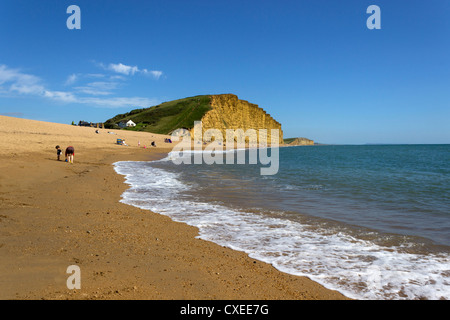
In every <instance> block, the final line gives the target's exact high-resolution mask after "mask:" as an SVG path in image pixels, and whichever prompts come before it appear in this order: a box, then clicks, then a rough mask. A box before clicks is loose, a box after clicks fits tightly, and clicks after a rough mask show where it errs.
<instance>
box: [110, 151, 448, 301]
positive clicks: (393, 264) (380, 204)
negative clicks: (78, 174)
mask: <svg viewBox="0 0 450 320" xmlns="http://www.w3.org/2000/svg"><path fill="white" fill-rule="evenodd" d="M261 150H262V149H259V151H261ZM199 152H201V151H199ZM205 152H206V151H205ZM209 152H211V151H209ZM212 152H213V153H214V156H217V157H224V159H225V157H226V155H227V154H228V156H230V154H229V152H232V153H235V155H236V159H237V157H238V154H239V153H241V155H242V153H244V155H245V156H246V157H248V159H249V156H250V155H249V150H233V151H228V152H225V151H224V152H220V151H217V150H216V151H212ZM266 152H268V153H267V154H268V155H275V154H278V161H279V163H278V171H277V172H276V174H273V175H262V174H261V168H262V167H264V166H265V165H263V164H259V162H258V163H256V164H253V163H250V161H245V163H243V164H241V163H239V164H238V163H235V164H230V163H229V162H228V164H227V163H226V161H223V163H224V164H218V163H213V164H206V163H201V164H194V161H192V162H191V163H192V164H188V163H181V164H179V162H180V161H178V162H177V161H174V159H178V160H179V159H180V157H185V158H186V157H194V156H195V152H191V153H188V152H184V153H180V152H171V153H169V155H168V156H167V157H166V158H164V159H161V160H158V161H152V162H146V161H140V162H133V161H121V162H117V163H115V170H116V172H117V173H119V174H121V175H124V176H125V179H126V183H127V184H129V188H128V189H127V190H126V191H125V192H124V193H123V194H122V199H121V202H123V203H126V204H129V205H132V206H136V207H139V208H142V209H147V210H151V211H153V212H157V213H160V214H163V215H167V216H169V217H170V218H171V219H172V220H175V221H179V222H184V223H186V224H188V225H192V226H195V227H197V228H198V230H199V236H198V237H199V238H201V239H204V240H208V241H212V242H214V243H217V244H219V245H222V246H226V247H229V248H232V249H234V250H239V251H243V252H246V253H247V254H248V255H249V256H250V257H252V258H254V259H258V260H260V261H263V262H266V263H269V264H271V265H273V266H274V267H275V268H277V269H278V270H280V271H282V272H285V273H289V274H293V275H299V276H306V277H308V278H310V279H312V280H314V281H316V282H318V283H320V284H322V285H323V286H325V287H327V288H329V289H333V290H337V291H339V292H341V293H342V294H344V295H346V296H347V297H349V298H354V299H360V300H419V299H427V300H442V299H443V300H448V299H450V165H449V164H450V145H316V146H296V147H280V148H277V149H270V150H266ZM197 156H198V155H197ZM246 159H247V158H246ZM186 162H187V161H186ZM236 162H237V161H236ZM266 163H267V162H266ZM266 167H267V165H266Z"/></svg>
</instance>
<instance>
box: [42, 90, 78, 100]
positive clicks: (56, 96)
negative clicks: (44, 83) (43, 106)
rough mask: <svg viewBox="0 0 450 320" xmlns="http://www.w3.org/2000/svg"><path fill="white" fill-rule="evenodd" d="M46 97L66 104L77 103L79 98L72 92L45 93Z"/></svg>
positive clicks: (46, 91)
mask: <svg viewBox="0 0 450 320" xmlns="http://www.w3.org/2000/svg"><path fill="white" fill-rule="evenodd" d="M44 97H46V98H50V99H52V100H57V101H61V102H65V103H69V102H77V101H78V100H77V98H76V97H75V95H73V93H71V92H65V91H48V90H45V91H44Z"/></svg>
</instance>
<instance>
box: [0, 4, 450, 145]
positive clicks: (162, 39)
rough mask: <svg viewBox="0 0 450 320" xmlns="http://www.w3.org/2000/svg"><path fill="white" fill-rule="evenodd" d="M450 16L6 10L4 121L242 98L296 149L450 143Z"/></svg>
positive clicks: (97, 115)
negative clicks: (308, 142)
mask: <svg viewBox="0 0 450 320" xmlns="http://www.w3.org/2000/svg"><path fill="white" fill-rule="evenodd" d="M73 4H75V5H78V6H79V7H80V9H81V29H80V30H69V29H68V28H67V26H66V20H67V18H68V17H69V16H70V15H69V14H67V13H66V10H67V8H68V7H69V6H70V5H73ZM372 4H374V5H377V6H379V7H380V9H381V29H379V30H376V29H375V30H369V29H368V28H367V26H366V20H367V19H368V18H369V16H370V14H368V13H366V10H367V8H368V7H369V5H372ZM449 16H450V1H447V0H428V1H425V0H422V1H415V0H412V1H400V0H389V1H384V0H371V1H365V0H341V1H331V0H329V1H323V0H315V1H312V0H308V1H306V0H295V1H286V0H282V1H266V0H259V1H253V0H244V1H242V0H240V1H235V0H228V1H216V0H209V1H207V0H201V1H200V0H190V1H186V0H183V1H172V0H164V1H144V0H142V1H138V0H129V1H124V0H116V1H111V0H110V1H107V0H89V1H88V0H70V1H65V0H40V1H31V0H28V1H26V0H2V1H1V2H0V114H2V115H10V116H16V117H22V118H27V119H35V120H42V121H50V122H58V123H71V122H72V121H75V122H78V121H79V120H86V121H92V122H101V121H105V120H107V119H109V118H111V117H113V116H114V115H116V114H118V113H123V112H127V111H129V110H131V109H134V108H137V107H149V106H153V105H156V104H158V103H161V102H164V101H169V100H174V99H178V98H184V97H187V96H194V95H199V94H221V93H234V94H236V95H238V96H239V98H240V99H244V100H248V101H250V102H252V103H256V104H258V105H259V106H260V107H262V108H264V109H265V110H266V111H267V112H268V113H270V114H271V115H272V116H273V117H274V118H275V119H276V120H278V121H279V122H281V123H282V129H283V132H284V136H285V137H295V136H302V137H307V138H310V139H314V140H315V141H317V142H322V143H350V144H353V143H355V144H360V143H450V125H449V119H450V62H449V57H450V19H449Z"/></svg>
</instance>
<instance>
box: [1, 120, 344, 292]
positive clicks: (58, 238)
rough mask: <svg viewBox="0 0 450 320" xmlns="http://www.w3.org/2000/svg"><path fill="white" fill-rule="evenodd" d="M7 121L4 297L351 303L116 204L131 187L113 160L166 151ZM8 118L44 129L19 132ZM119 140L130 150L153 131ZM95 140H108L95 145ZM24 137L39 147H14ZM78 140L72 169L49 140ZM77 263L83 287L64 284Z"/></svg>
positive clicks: (148, 157) (193, 231)
mask: <svg viewBox="0 0 450 320" xmlns="http://www.w3.org/2000/svg"><path fill="white" fill-rule="evenodd" d="M5 118H7V117H0V124H3V126H2V128H1V129H0V130H1V131H2V134H3V133H5V132H9V133H10V134H11V135H10V136H8V137H5V138H7V139H6V142H5V140H3V142H2V143H3V146H2V147H3V148H1V150H2V153H0V159H1V162H0V167H1V168H2V169H3V170H2V172H3V173H2V174H0V177H1V178H2V179H1V180H0V181H2V183H1V184H0V197H1V199H2V202H1V206H0V256H1V259H0V273H1V277H0V285H1V287H2V290H1V291H0V299H8V300H9V299H19V300H28V299H32V300H34V299H57V300H59V299H98V300H106V299H123V300H128V299H129V300H134V299H136V300H153V299H170V300H221V299H225V300H337V299H348V298H346V297H345V296H343V295H342V294H340V293H339V292H337V291H332V290H329V289H326V288H325V287H323V286H322V285H320V284H318V283H316V282H314V281H312V280H310V279H309V278H306V277H299V276H293V275H289V274H286V273H283V272H281V271H278V270H277V269H275V268H274V267H273V266H271V265H269V264H266V263H264V262H261V261H258V260H255V259H252V258H250V257H249V256H248V255H247V254H245V253H243V252H240V251H235V250H232V249H230V248H225V247H222V246H220V245H217V244H215V243H212V242H209V241H204V240H201V239H198V238H196V237H197V235H198V230H197V228H195V227H191V226H189V225H187V224H185V223H179V222H175V221H173V220H171V219H170V218H169V217H167V216H164V215H161V214H158V213H154V212H151V211H148V210H142V209H138V208H136V207H133V206H129V205H126V204H123V203H121V202H120V199H121V195H122V193H123V192H124V191H125V190H126V189H128V188H129V186H128V185H127V184H126V183H125V177H124V176H122V175H119V174H118V173H116V172H115V170H114V165H113V164H114V163H115V162H117V161H152V160H157V159H158V158H161V157H163V156H164V155H166V154H167V153H168V152H169V151H170V149H171V148H159V147H158V148H153V149H150V151H149V150H148V149H147V150H146V149H143V148H142V147H141V148H138V147H122V146H116V145H114V143H113V141H112V140H111V137H108V136H107V134H106V131H104V132H103V131H101V132H102V133H101V134H100V135H95V134H94V133H93V131H94V130H95V128H72V127H71V126H69V125H57V126H56V127H58V128H57V129H58V130H62V132H63V133H62V134H60V135H57V136H55V133H54V131H52V130H53V129H52V130H50V129H49V127H51V126H54V124H48V123H38V122H31V120H23V119H14V118H10V119H5ZM6 120H7V121H6ZM5 122H6V124H7V123H8V122H11V123H12V122H15V123H16V124H17V125H19V126H20V127H21V128H23V126H25V127H27V126H30V125H31V124H33V125H37V126H38V127H39V126H41V127H42V128H40V129H36V130H37V131H33V132H28V131H29V130H28V131H27V130H22V131H21V130H18V129H17V127H16V128H14V127H13V128H11V127H9V128H8V126H6V127H5ZM79 129H83V130H79ZM55 130H56V129H55ZM25 131H27V132H25ZM64 132H65V134H64ZM81 132H82V133H83V134H80V133H81ZM85 133H86V139H85V141H81V140H82V139H81V137H80V136H83V135H85ZM122 134H123V135H124V136H126V138H127V143H128V144H129V145H134V146H137V143H136V142H137V141H136V139H140V138H141V137H142V138H143V139H144V138H145V139H147V138H149V136H150V135H151V134H147V133H136V132H120V135H122ZM100 136H101V137H102V139H103V138H105V139H109V140H104V141H108V142H107V144H105V142H104V141H97V140H99V137H100ZM154 136H155V137H154ZM156 136H157V135H151V137H152V138H155V139H156ZM8 138H10V139H8ZM22 138H23V141H30V140H31V141H32V142H35V141H33V140H36V145H34V144H33V146H31V145H30V144H24V145H17V143H18V142H19V141H21V139H22ZM157 138H158V139H161V141H162V139H163V138H164V136H161V137H157ZM74 140H78V141H77V146H76V151H75V152H76V153H75V161H74V164H67V163H64V162H63V161H60V162H58V161H57V160H56V152H53V150H52V148H54V142H55V141H60V144H61V146H63V145H65V144H64V143H65V142H72V141H74ZM12 141H13V142H12ZM129 141H131V143H130V142H129ZM141 143H142V142H141ZM74 144H75V143H74ZM157 144H158V143H157ZM44 145H45V149H46V150H45V151H42V150H41V149H42V146H44ZM5 146H6V147H5ZM77 150H80V151H77ZM30 155H31V156H32V157H30ZM73 264H75V265H78V266H79V267H80V269H81V289H80V290H69V289H67V286H66V280H67V277H68V276H69V275H68V274H66V269H67V267H68V266H69V265H73Z"/></svg>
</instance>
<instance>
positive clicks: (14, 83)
mask: <svg viewBox="0 0 450 320" xmlns="http://www.w3.org/2000/svg"><path fill="white" fill-rule="evenodd" d="M0 90H1V91H2V92H16V93H19V94H42V93H43V92H44V86H43V85H42V84H41V79H39V78H38V77H36V76H34V75H31V74H26V73H22V72H21V71H19V70H17V69H10V68H8V67H7V66H5V65H0Z"/></svg>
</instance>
